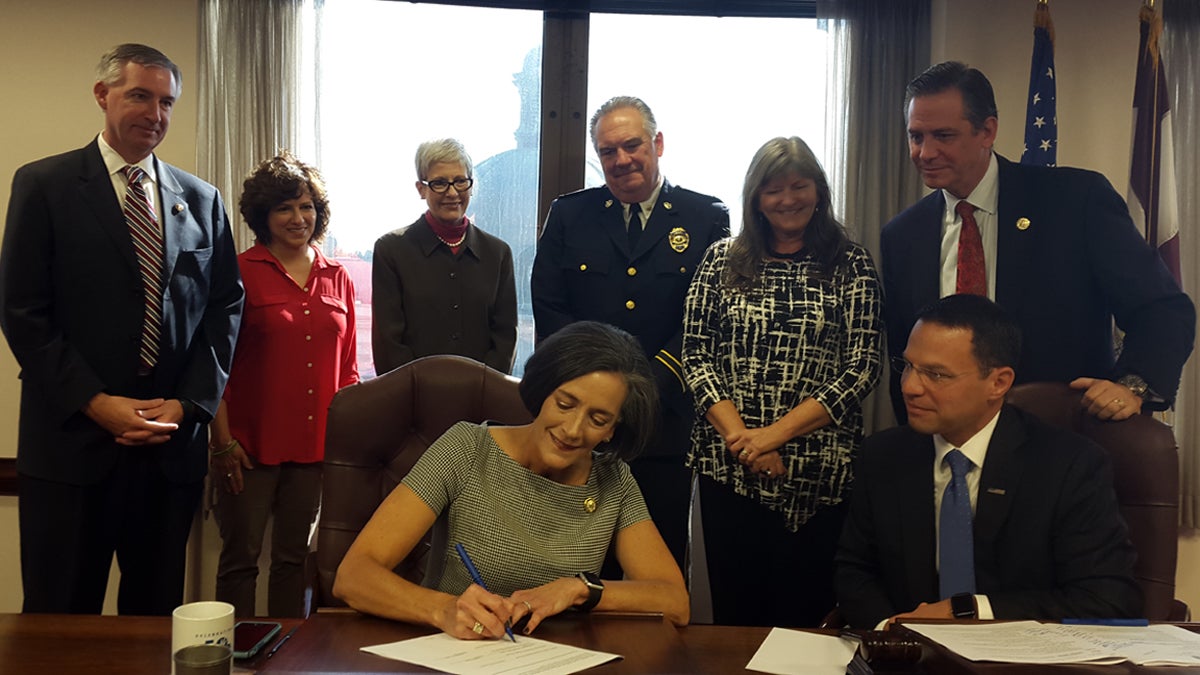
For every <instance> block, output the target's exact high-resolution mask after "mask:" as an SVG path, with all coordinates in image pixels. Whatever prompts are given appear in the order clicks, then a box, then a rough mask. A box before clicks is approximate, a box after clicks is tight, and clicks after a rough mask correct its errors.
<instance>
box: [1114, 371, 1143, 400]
mask: <svg viewBox="0 0 1200 675" xmlns="http://www.w3.org/2000/svg"><path fill="white" fill-rule="evenodd" d="M1117 384H1121V385H1125V387H1126V388H1127V389H1129V391H1132V392H1133V395H1134V396H1136V397H1138V398H1140V399H1142V400H1143V401H1145V400H1146V394H1147V393H1149V392H1150V385H1149V384H1146V381H1145V380H1143V379H1142V378H1140V377H1138V376H1137V375H1134V374H1132V373H1130V374H1129V375H1122V376H1121V377H1119V378H1117Z"/></svg>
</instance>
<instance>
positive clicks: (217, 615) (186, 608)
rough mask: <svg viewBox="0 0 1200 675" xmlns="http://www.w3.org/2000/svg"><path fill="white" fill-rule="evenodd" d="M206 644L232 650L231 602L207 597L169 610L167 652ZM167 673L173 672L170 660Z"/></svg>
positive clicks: (172, 664)
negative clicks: (169, 635)
mask: <svg viewBox="0 0 1200 675" xmlns="http://www.w3.org/2000/svg"><path fill="white" fill-rule="evenodd" d="M207 644H217V645H225V646H226V647H229V648H230V649H233V605H231V604H229V603H228V602H214V601H211V600H209V601H204V602H190V603H188V604H186V605H180V606H178V607H176V608H175V611H174V612H172V613H171V653H172V654H174V653H175V652H177V651H179V650H180V649H182V648H184V647H187V646H189V645H207ZM171 672H172V673H174V672H175V664H174V662H173V661H172V663H171Z"/></svg>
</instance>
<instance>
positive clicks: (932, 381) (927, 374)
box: [892, 356, 966, 387]
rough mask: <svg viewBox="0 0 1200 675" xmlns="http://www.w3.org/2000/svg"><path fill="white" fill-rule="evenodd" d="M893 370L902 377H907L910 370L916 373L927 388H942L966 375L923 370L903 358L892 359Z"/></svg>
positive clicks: (894, 357) (895, 357)
mask: <svg viewBox="0 0 1200 675" xmlns="http://www.w3.org/2000/svg"><path fill="white" fill-rule="evenodd" d="M892 368H894V369H895V371H896V372H897V373H900V377H904V376H905V375H907V374H908V372H909V371H910V370H911V371H913V372H915V373H916V374H917V376H918V377H920V378H921V382H923V383H925V386H927V387H940V386H942V385H944V384H946V383H948V382H950V381H951V380H953V379H955V378H958V377H962V376H963V375H966V373H947V372H945V371H942V370H932V369H929V368H922V367H920V366H916V365H913V363H912V361H909V360H908V359H906V358H904V357H903V356H893V357H892Z"/></svg>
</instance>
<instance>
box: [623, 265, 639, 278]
mask: <svg viewBox="0 0 1200 675" xmlns="http://www.w3.org/2000/svg"><path fill="white" fill-rule="evenodd" d="M625 274H628V275H629V276H631V277H633V276H637V268H636V267H630V268H629V269H627V270H625Z"/></svg>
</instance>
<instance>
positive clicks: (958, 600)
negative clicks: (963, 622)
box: [950, 593, 979, 619]
mask: <svg viewBox="0 0 1200 675" xmlns="http://www.w3.org/2000/svg"><path fill="white" fill-rule="evenodd" d="M950 613H951V614H953V615H954V618H956V619H974V618H975V616H976V615H977V614H978V613H979V610H978V608H976V607H975V596H974V595H973V594H971V593H957V594H955V595H952V596H950Z"/></svg>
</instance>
